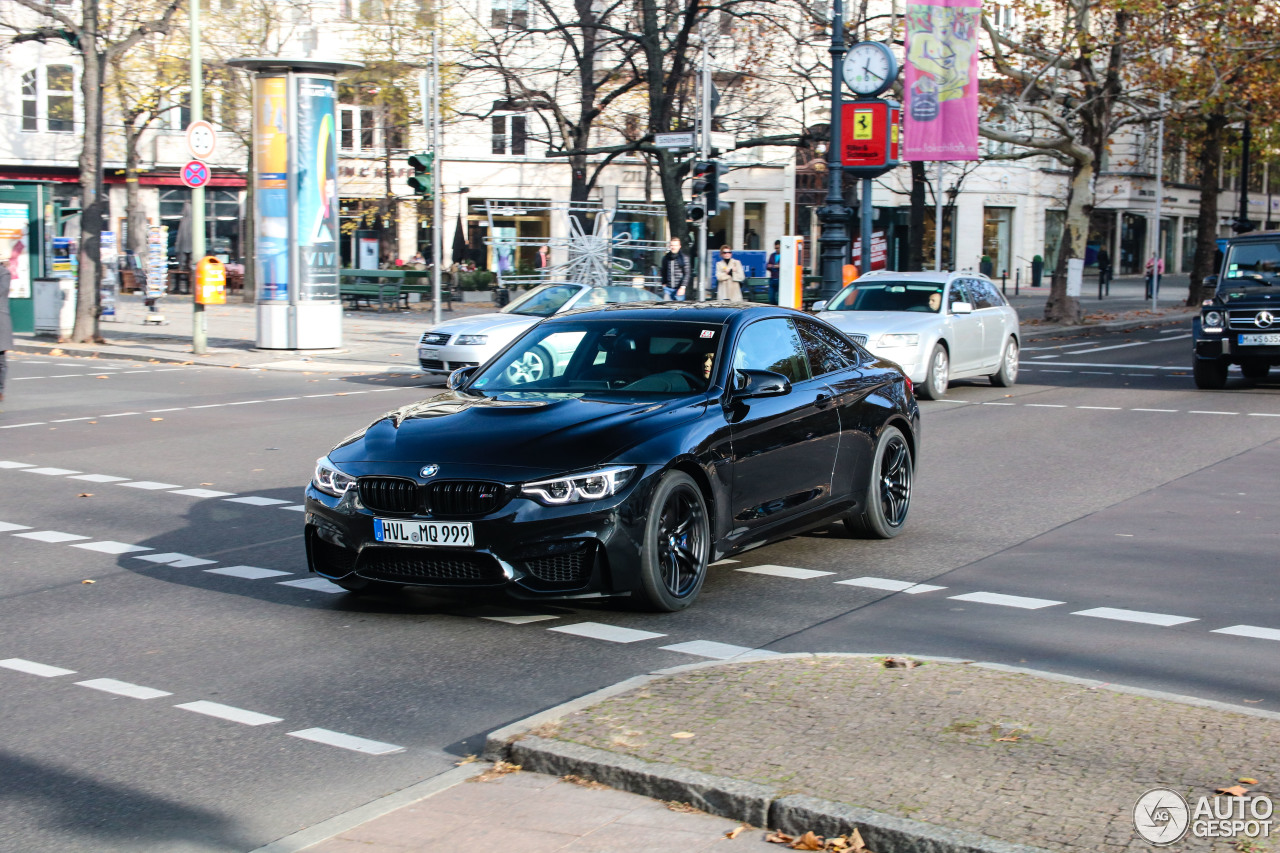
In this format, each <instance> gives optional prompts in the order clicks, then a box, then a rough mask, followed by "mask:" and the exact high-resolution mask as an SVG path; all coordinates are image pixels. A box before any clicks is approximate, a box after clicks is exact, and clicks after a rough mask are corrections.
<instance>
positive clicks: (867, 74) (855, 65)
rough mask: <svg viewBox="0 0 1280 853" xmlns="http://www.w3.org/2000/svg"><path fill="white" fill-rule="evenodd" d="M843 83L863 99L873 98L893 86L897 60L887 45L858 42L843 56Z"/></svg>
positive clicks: (895, 77)
mask: <svg viewBox="0 0 1280 853" xmlns="http://www.w3.org/2000/svg"><path fill="white" fill-rule="evenodd" d="M843 73H844V82H845V85H846V86H848V87H849V88H850V89H852V90H853V92H854V93H855V94H857V95H860V96H861V97H864V98H874V97H875V96H876V95H879V94H880V93H881V92H883V91H884V90H885V89H888V88H889V87H890V86H892V85H893V81H894V80H895V79H897V77H898V60H897V58H896V57H894V55H893V51H892V50H891V49H890V48H889V46H888V45H887V44H882V43H881V42H878V41H860V42H858V43H857V44H855V45H854V46H853V47H851V48H849V52H848V53H846V54H845V56H844V69H843Z"/></svg>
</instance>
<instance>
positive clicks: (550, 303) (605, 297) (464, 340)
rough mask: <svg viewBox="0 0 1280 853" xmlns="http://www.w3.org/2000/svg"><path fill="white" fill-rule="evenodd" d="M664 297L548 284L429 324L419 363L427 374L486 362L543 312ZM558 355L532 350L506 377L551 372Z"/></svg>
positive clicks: (638, 290)
mask: <svg viewBox="0 0 1280 853" xmlns="http://www.w3.org/2000/svg"><path fill="white" fill-rule="evenodd" d="M661 301H662V297H661V296H659V295H657V294H656V293H653V292H652V291H649V290H646V289H644V288H643V287H633V286H628V285H607V286H603V287H592V286H590V285H586V284H572V283H559V284H544V285H542V286H541V287H536V288H534V289H533V290H531V291H529V292H528V293H526V294H524V295H523V296H521V297H520V298H518V299H516V300H515V301H513V302H512V303H511V304H510V305H507V306H506V307H505V308H503V309H501V310H500V311H497V312H494V313H489V314H475V315H472V316H470V317H459V318H458V319H456V320H448V321H446V322H444V323H441V324H440V325H438V326H433V327H432V328H430V329H428V330H427V331H426V332H424V333H423V335H422V338H421V339H420V340H419V341H418V363H419V364H420V365H421V366H422V370H423V372H424V373H427V374H431V375H434V376H448V375H449V374H450V373H452V372H453V371H455V370H457V369H459V368H462V367H474V366H475V365H477V364H484V363H485V362H486V361H488V360H489V359H490V358H492V357H493V356H495V355H497V354H498V353H499V352H501V351H502V349H503V348H504V347H505V346H506V345H507V344H509V343H511V342H512V341H513V340H515V339H516V338H518V337H520V335H521V334H523V333H524V331H525V330H526V329H528V328H529V327H530V326H533V325H535V324H536V323H538V321H540V320H542V319H543V318H544V317H550V316H551V315H553V314H562V313H564V312H565V311H571V310H573V309H574V308H590V307H593V306H598V305H612V304H615V303H620V302H661ZM556 355H557V354H556V353H552V352H548V351H547V350H545V349H543V350H531V351H530V352H529V353H527V354H526V356H525V357H524V358H523V359H521V360H520V361H519V362H518V363H515V364H512V365H511V367H510V368H508V373H510V376H509V377H508V378H509V379H510V380H511V381H512V382H532V381H534V380H535V379H541V378H542V377H543V376H545V375H547V374H548V373H549V372H550V370H551V367H552V365H553V364H554V363H555V358H556Z"/></svg>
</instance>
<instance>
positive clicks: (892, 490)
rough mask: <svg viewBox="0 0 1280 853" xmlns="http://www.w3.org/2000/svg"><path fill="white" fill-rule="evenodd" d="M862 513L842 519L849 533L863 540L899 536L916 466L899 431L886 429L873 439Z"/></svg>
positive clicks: (903, 523) (905, 519) (909, 505)
mask: <svg viewBox="0 0 1280 853" xmlns="http://www.w3.org/2000/svg"><path fill="white" fill-rule="evenodd" d="M867 479H868V481H867V485H866V488H865V490H864V491H863V493H862V499H861V504H862V507H861V511H859V510H854V512H853V514H851V515H848V516H846V517H845V520H844V524H845V527H846V528H848V530H849V532H850V533H851V534H853V535H854V536H857V537H859V538H862V539H892V538H893V537H895V536H897V535H898V534H899V533H901V532H902V531H903V529H904V527H905V526H906V523H907V512H908V511H909V510H910V509H911V486H912V483H913V482H914V480H915V465H914V464H913V460H912V458H911V448H910V447H908V446H907V439H906V436H904V435H903V434H902V430H900V429H898V428H897V427H894V426H887V427H885V428H884V429H883V430H882V431H881V432H880V438H878V439H877V440H876V449H875V455H874V456H873V457H872V460H871V472H870V476H869V477H868V478H867Z"/></svg>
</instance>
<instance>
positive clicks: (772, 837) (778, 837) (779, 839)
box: [764, 832, 795, 844]
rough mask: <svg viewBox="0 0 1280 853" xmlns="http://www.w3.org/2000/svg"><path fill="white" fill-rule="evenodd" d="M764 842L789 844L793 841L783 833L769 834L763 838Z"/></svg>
mask: <svg viewBox="0 0 1280 853" xmlns="http://www.w3.org/2000/svg"><path fill="white" fill-rule="evenodd" d="M764 840H765V841H768V842H769V843H770V844H790V843H791V842H792V841H795V839H794V838H792V837H791V836H790V835H787V834H786V833H785V832H771V833H769V834H768V835H766V836H765V837H764Z"/></svg>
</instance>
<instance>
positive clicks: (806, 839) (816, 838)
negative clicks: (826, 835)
mask: <svg viewBox="0 0 1280 853" xmlns="http://www.w3.org/2000/svg"><path fill="white" fill-rule="evenodd" d="M826 846H827V845H826V842H825V841H823V840H822V836H821V835H814V833H813V830H810V831H809V832H806V833H805V834H804V835H802V836H800V837H799V838H797V839H796V840H795V843H793V844H792V845H791V849H792V850H821V849H822V848H823V847H826Z"/></svg>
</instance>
